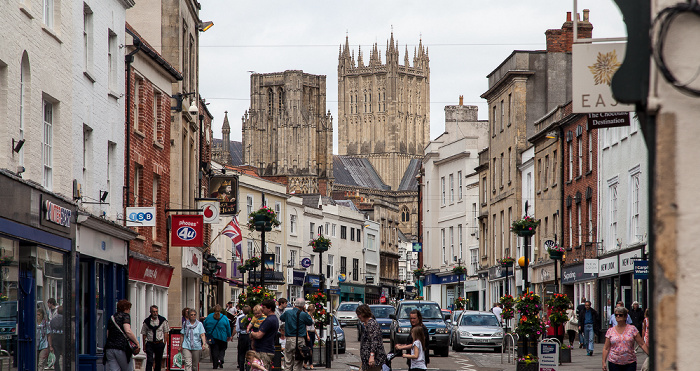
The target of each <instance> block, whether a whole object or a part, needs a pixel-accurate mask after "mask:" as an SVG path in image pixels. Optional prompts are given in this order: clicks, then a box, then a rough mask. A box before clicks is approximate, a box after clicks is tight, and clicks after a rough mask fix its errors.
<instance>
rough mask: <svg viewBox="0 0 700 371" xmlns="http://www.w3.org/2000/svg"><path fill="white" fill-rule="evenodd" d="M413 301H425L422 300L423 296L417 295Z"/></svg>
mask: <svg viewBox="0 0 700 371" xmlns="http://www.w3.org/2000/svg"><path fill="white" fill-rule="evenodd" d="M415 300H425V299H424V298H423V296H421V295H418V296H416V297H415Z"/></svg>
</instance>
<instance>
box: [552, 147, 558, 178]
mask: <svg viewBox="0 0 700 371" xmlns="http://www.w3.org/2000/svg"><path fill="white" fill-rule="evenodd" d="M558 163H559V159H558V158H557V150H556V149H555V150H554V151H552V184H557V170H559V169H558V168H557V165H558Z"/></svg>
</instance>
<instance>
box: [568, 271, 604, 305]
mask: <svg viewBox="0 0 700 371" xmlns="http://www.w3.org/2000/svg"><path fill="white" fill-rule="evenodd" d="M597 278H598V274H596V273H585V269H584V264H576V265H572V266H568V267H564V270H563V271H562V275H561V283H562V286H563V288H564V290H563V291H564V294H566V295H567V296H568V297H569V299H571V302H572V303H573V304H574V307H575V306H577V305H578V304H580V303H581V299H583V298H586V299H587V300H590V301H591V304H592V305H593V307H594V308H595V300H594V299H595V292H596V279H597Z"/></svg>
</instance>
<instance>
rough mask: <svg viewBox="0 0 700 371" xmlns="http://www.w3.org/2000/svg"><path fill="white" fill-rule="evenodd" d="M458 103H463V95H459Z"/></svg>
mask: <svg viewBox="0 0 700 371" xmlns="http://www.w3.org/2000/svg"><path fill="white" fill-rule="evenodd" d="M459 105H460V106H462V105H464V96H463V95H460V96H459Z"/></svg>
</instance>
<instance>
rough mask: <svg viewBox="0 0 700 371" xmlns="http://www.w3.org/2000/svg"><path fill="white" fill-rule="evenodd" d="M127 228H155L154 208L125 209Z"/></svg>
mask: <svg viewBox="0 0 700 371" xmlns="http://www.w3.org/2000/svg"><path fill="white" fill-rule="evenodd" d="M126 226H127V227H155V226H156V208H155V206H152V207H127V208H126Z"/></svg>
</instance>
